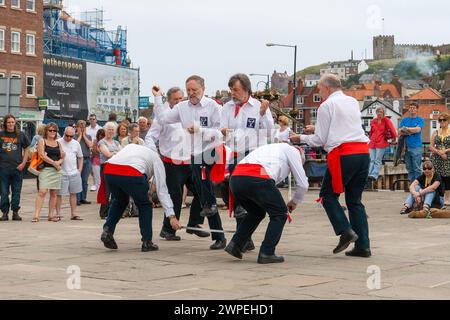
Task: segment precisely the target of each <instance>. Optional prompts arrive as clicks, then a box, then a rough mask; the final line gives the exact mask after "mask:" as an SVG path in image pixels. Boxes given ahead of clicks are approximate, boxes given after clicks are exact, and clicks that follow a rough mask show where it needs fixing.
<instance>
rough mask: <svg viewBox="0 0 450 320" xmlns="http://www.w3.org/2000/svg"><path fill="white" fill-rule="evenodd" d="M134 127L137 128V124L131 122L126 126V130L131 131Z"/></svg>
mask: <svg viewBox="0 0 450 320" xmlns="http://www.w3.org/2000/svg"><path fill="white" fill-rule="evenodd" d="M134 128H139V125H138V124H137V123H131V124H130V125H129V126H128V131H132V130H133V129H134Z"/></svg>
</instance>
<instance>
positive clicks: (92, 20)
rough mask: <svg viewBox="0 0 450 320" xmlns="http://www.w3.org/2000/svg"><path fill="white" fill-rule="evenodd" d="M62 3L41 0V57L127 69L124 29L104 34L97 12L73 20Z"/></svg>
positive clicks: (90, 12)
mask: <svg viewBox="0 0 450 320" xmlns="http://www.w3.org/2000/svg"><path fill="white" fill-rule="evenodd" d="M62 2H63V1H62V0H44V53H46V54H52V55H59V56H65V57H71V58H76V59H81V60H87V61H94V62H100V63H106V64H114V65H119V66H128V67H129V65H130V61H129V59H128V57H127V30H126V29H122V27H121V26H118V27H117V30H114V31H107V30H105V26H104V19H103V10H99V9H95V10H94V11H87V12H84V13H83V14H81V17H80V19H75V18H73V17H72V16H71V15H70V14H69V13H67V12H66V11H65V10H64V7H63V4H62Z"/></svg>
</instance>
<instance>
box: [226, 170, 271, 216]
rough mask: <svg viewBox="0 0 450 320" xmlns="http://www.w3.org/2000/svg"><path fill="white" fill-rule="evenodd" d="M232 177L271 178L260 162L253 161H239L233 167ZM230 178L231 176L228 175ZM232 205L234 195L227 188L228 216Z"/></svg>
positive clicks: (231, 212)
mask: <svg viewBox="0 0 450 320" xmlns="http://www.w3.org/2000/svg"><path fill="white" fill-rule="evenodd" d="M231 176H232V177H255V178H261V179H266V180H269V179H272V178H271V177H270V176H269V175H268V174H267V172H266V169H264V167H263V166H262V165H260V164H255V163H241V164H238V165H237V166H236V168H234V171H233V174H232V175H231ZM230 178H231V177H230ZM233 207H234V196H233V193H232V192H231V189H229V192H228V210H229V214H230V218H231V216H232V214H233Z"/></svg>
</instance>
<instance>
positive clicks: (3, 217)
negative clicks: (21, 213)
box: [0, 212, 9, 221]
mask: <svg viewBox="0 0 450 320" xmlns="http://www.w3.org/2000/svg"><path fill="white" fill-rule="evenodd" d="M8 220H9V217H8V212H7V213H3V216H2V217H1V218H0V221H8Z"/></svg>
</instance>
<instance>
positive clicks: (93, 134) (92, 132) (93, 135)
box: [86, 124, 102, 141]
mask: <svg viewBox="0 0 450 320" xmlns="http://www.w3.org/2000/svg"><path fill="white" fill-rule="evenodd" d="M101 128H102V127H101V126H99V125H98V124H96V125H95V128H92V127H91V126H90V125H88V126H87V127H86V133H87V134H88V135H89V136H91V139H92V141H94V140H95V139H97V131H98V130H100V129H101Z"/></svg>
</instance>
